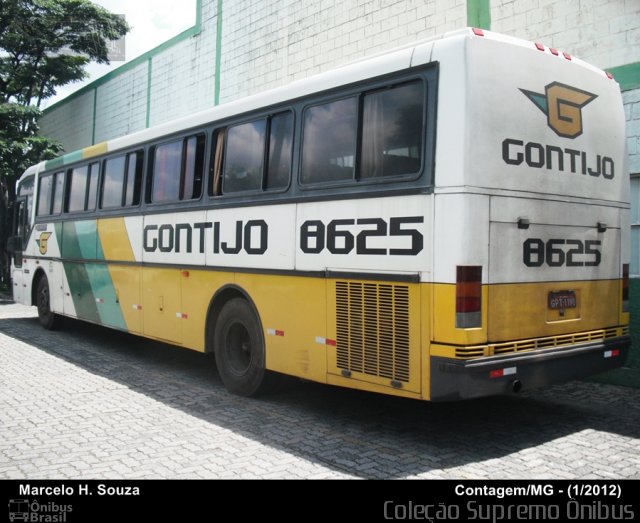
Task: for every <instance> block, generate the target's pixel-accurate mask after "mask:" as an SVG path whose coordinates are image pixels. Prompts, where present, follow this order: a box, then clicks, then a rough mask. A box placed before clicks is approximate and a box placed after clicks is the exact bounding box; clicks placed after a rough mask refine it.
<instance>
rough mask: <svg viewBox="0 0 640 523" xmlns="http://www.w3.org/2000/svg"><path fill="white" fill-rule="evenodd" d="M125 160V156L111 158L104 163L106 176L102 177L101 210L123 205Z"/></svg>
mask: <svg viewBox="0 0 640 523" xmlns="http://www.w3.org/2000/svg"><path fill="white" fill-rule="evenodd" d="M124 160H125V157H124V155H123V156H116V157H115V158H109V159H108V160H106V161H105V162H104V174H103V177H102V194H101V197H100V208H101V209H110V208H114V207H120V206H121V205H122V189H123V184H124Z"/></svg>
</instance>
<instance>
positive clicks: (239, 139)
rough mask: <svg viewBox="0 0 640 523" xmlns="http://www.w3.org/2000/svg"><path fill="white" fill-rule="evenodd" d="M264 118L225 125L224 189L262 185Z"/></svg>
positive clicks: (239, 188) (235, 190)
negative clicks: (226, 134)
mask: <svg viewBox="0 0 640 523" xmlns="http://www.w3.org/2000/svg"><path fill="white" fill-rule="evenodd" d="M266 132H267V120H266V118H262V119H260V120H255V121H253V122H247V123H243V124H239V125H234V126H233V127H229V131H228V136H227V138H228V139H227V147H226V158H225V162H224V180H223V185H222V189H223V191H224V192H225V193H230V192H238V191H254V190H260V189H262V178H263V171H264V145H265V136H266Z"/></svg>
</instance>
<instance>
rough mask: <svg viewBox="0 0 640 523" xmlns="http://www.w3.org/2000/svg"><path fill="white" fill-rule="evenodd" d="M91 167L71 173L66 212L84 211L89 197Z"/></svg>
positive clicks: (84, 167)
mask: <svg viewBox="0 0 640 523" xmlns="http://www.w3.org/2000/svg"><path fill="white" fill-rule="evenodd" d="M88 174H89V166H88V165H83V166H82V167H76V168H74V169H71V170H70V171H69V183H68V187H67V203H66V205H65V211H66V212H77V211H84V209H85V199H86V196H87V175H88Z"/></svg>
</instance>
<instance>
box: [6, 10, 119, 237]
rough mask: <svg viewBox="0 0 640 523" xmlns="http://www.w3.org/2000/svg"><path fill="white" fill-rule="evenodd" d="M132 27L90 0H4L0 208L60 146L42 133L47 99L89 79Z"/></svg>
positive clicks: (58, 150) (55, 153) (106, 60)
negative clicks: (91, 67) (90, 69)
mask: <svg viewBox="0 0 640 523" xmlns="http://www.w3.org/2000/svg"><path fill="white" fill-rule="evenodd" d="M128 30H129V27H128V25H127V24H126V22H125V21H124V19H122V18H121V17H119V16H118V15H114V14H112V13H110V12H109V11H107V10H106V9H104V8H102V7H100V6H98V5H96V4H93V3H92V2H90V1H89V0H0V208H1V207H3V205H2V204H3V201H2V200H4V198H6V196H8V197H9V199H12V198H13V194H14V187H15V182H16V180H17V178H18V177H19V176H20V174H21V173H22V172H23V171H24V170H25V169H26V167H28V166H29V165H33V164H36V163H38V162H40V161H41V160H46V159H49V158H52V157H54V156H56V155H57V154H58V153H59V152H60V150H61V145H60V144H59V143H57V142H56V141H55V140H51V139H49V138H46V137H42V136H39V135H38V130H39V128H38V119H39V118H40V116H41V115H42V112H41V111H40V107H41V104H42V102H43V101H44V100H46V99H48V98H50V97H51V96H53V95H54V94H55V93H56V89H57V88H58V87H60V86H63V85H66V84H68V83H71V82H76V81H78V80H82V79H83V78H85V76H86V73H85V71H84V67H85V65H87V64H88V63H89V62H91V61H94V62H98V63H108V62H109V61H108V58H107V51H108V48H107V43H108V41H109V40H116V39H118V38H120V37H122V36H123V35H124V34H126V32H127V31H128ZM3 189H5V190H6V196H5V195H4V194H3V192H4V191H3ZM0 220H1V219H0ZM5 228H6V223H5V222H3V221H0V239H1V238H2V236H3V232H5V233H6V230H5V231H3V229H5ZM2 247H3V245H0V249H1V248H2Z"/></svg>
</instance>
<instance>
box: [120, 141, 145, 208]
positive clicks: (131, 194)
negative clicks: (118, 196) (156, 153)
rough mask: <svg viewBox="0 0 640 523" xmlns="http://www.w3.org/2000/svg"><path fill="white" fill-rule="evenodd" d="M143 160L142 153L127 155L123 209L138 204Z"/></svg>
mask: <svg viewBox="0 0 640 523" xmlns="http://www.w3.org/2000/svg"><path fill="white" fill-rule="evenodd" d="M143 159H144V153H143V152H142V151H136V152H134V153H129V154H127V181H126V185H125V195H124V205H125V207H131V206H133V205H138V204H139V203H140V191H141V188H142V163H143Z"/></svg>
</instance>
